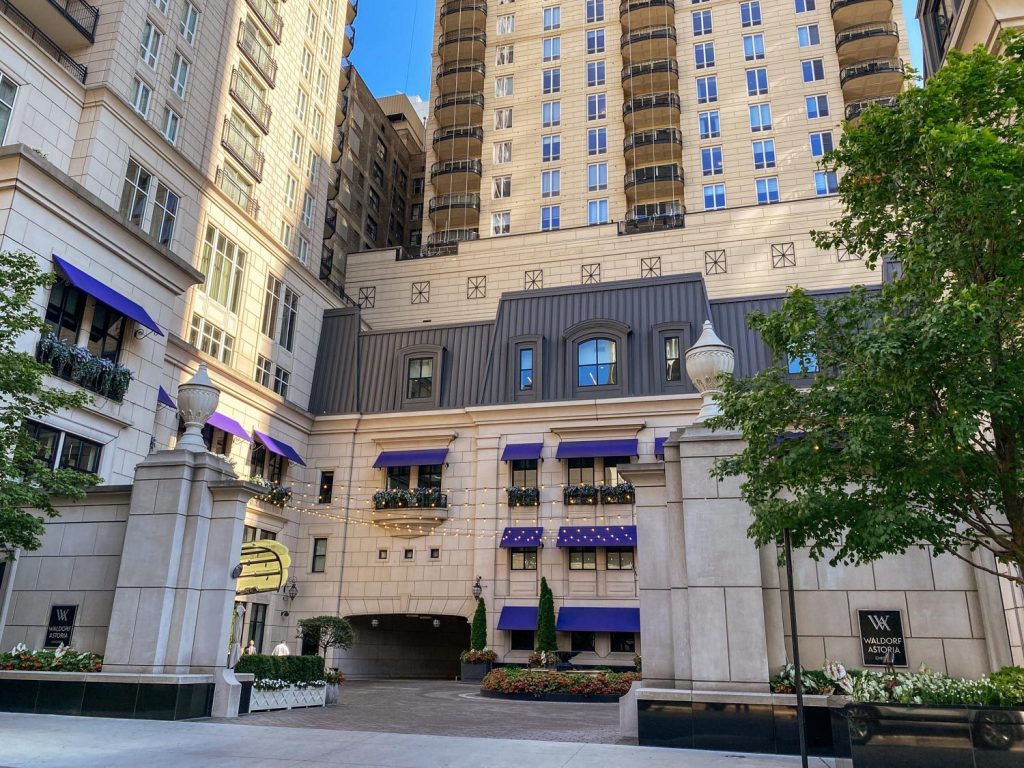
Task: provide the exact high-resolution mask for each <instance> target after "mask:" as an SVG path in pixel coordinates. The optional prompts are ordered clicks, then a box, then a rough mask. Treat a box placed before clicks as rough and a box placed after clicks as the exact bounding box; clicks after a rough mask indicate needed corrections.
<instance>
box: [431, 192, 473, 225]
mask: <svg viewBox="0 0 1024 768" xmlns="http://www.w3.org/2000/svg"><path fill="white" fill-rule="evenodd" d="M430 221H431V223H432V224H433V225H434V226H435V227H437V228H439V229H440V228H442V227H443V228H445V229H447V228H449V227H451V228H453V229H466V228H467V227H472V226H474V225H476V224H477V223H478V222H479V221H480V195H478V194H476V193H475V192H469V193H464V194H458V195H439V196H438V197H434V198H431V200H430Z"/></svg>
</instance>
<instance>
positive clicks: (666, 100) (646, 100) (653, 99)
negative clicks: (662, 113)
mask: <svg viewBox="0 0 1024 768" xmlns="http://www.w3.org/2000/svg"><path fill="white" fill-rule="evenodd" d="M665 108H668V109H675V110H676V111H677V112H678V111H679V108H680V101H679V97H678V96H677V95H676V94H674V93H659V94H657V95H655V96H638V97H637V98H635V99H629V100H628V101H626V102H625V103H624V104H623V105H622V116H623V117H628V116H629V115H631V114H633V113H634V112H643V111H644V110H646V109H665Z"/></svg>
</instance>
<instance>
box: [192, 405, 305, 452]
mask: <svg viewBox="0 0 1024 768" xmlns="http://www.w3.org/2000/svg"><path fill="white" fill-rule="evenodd" d="M206 423H207V424H209V425H210V426H211V427H215V428H216V429H219V430H222V431H224V432H227V433H228V434H229V435H234V436H235V437H240V438H242V439H243V440H245V442H247V443H251V442H252V438H251V437H249V433H248V432H246V431H245V427H243V426H242V425H241V424H239V423H238V422H237V421H235V420H234V419H232V418H231V417H229V416H225V415H224V414H223V413H218V412H216V411H214V414H213V415H212V416H211V417H210V418H209V420H208V421H207V422H206ZM256 434H259V433H258V432H257V433H256ZM267 448H268V450H272V451H273V450H274V449H273V448H271V447H270V446H269V445H268V446H267ZM289 450H291V449H290V448H289ZM274 453H278V451H274ZM281 455H282V456H284V454H281ZM288 458H291V456H289V457H288ZM292 461H295V459H292ZM298 461H299V463H300V464H301V463H302V459H299V460H298Z"/></svg>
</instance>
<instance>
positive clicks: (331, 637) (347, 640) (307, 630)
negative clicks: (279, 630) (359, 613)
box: [299, 616, 354, 659]
mask: <svg viewBox="0 0 1024 768" xmlns="http://www.w3.org/2000/svg"><path fill="white" fill-rule="evenodd" d="M299 632H300V633H301V634H302V635H303V637H307V638H309V639H310V640H316V644H317V647H318V648H319V649H320V651H321V653H323V656H324V658H325V659H326V658H327V651H328V649H329V648H341V649H342V650H343V651H347V650H348V649H349V648H351V647H352V641H353V639H354V635H353V632H352V625H351V624H349V623H348V619H346V618H344V617H343V616H313V617H312V618H309V619H299Z"/></svg>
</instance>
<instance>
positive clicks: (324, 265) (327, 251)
mask: <svg viewBox="0 0 1024 768" xmlns="http://www.w3.org/2000/svg"><path fill="white" fill-rule="evenodd" d="M333 272H334V249H333V248H331V247H330V246H329V245H325V246H323V248H322V249H321V250H320V279H321V280H330V279H331V274H332V273H333Z"/></svg>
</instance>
